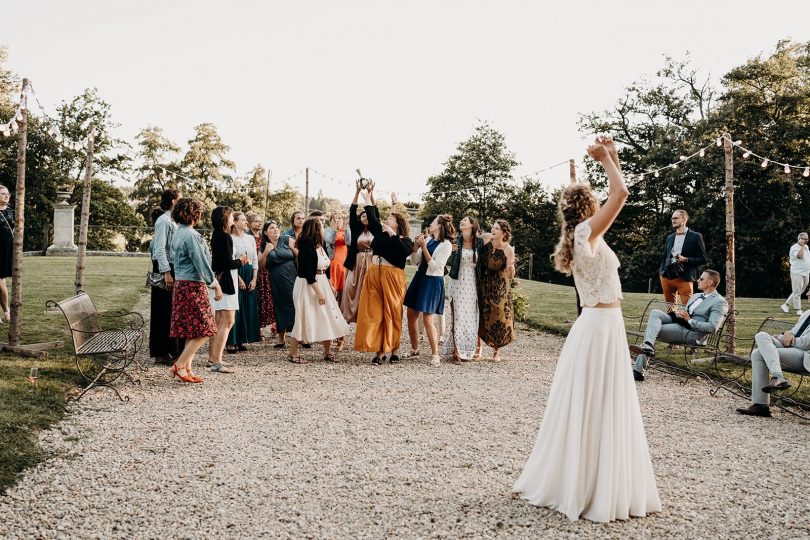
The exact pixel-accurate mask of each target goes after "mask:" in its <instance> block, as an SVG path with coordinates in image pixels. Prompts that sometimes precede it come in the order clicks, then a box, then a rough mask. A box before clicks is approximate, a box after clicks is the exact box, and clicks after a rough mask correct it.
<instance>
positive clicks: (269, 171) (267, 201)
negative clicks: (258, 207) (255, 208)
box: [264, 169, 273, 221]
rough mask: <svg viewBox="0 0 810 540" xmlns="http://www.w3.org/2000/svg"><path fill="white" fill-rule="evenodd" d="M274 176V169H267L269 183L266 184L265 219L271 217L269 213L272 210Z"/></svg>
mask: <svg viewBox="0 0 810 540" xmlns="http://www.w3.org/2000/svg"><path fill="white" fill-rule="evenodd" d="M272 177H273V171H271V170H270V169H267V184H266V185H265V186H264V220H265V221H267V220H268V219H270V216H268V215H267V213H268V212H269V211H270V179H271V178H272Z"/></svg>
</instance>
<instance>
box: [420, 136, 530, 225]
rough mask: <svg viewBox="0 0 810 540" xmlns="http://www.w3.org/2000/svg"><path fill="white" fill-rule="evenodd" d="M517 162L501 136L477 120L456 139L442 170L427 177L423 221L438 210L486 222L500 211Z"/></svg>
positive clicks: (437, 212) (456, 217)
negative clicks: (462, 137) (467, 133)
mask: <svg viewBox="0 0 810 540" xmlns="http://www.w3.org/2000/svg"><path fill="white" fill-rule="evenodd" d="M519 164H520V162H518V161H517V159H516V158H515V155H514V154H513V153H512V152H510V151H509V149H508V148H507V147H506V139H505V138H504V136H503V135H502V134H501V133H500V132H498V131H497V130H495V129H494V128H493V127H491V126H490V125H489V124H486V123H481V124H479V125H478V126H476V127H475V129H474V131H473V134H472V135H471V136H470V137H469V138H468V139H467V140H465V141H462V142H461V143H459V145H458V146H457V147H456V153H455V154H453V155H451V156H450V157H449V158H448V159H447V161H446V162H445V163H444V170H443V171H441V172H440V173H439V174H437V175H435V176H431V177H430V178H428V181H427V184H428V187H429V192H428V194H427V195H426V196H425V205H424V208H423V215H425V221H426V224H427V223H428V222H429V221H430V220H432V219H433V216H435V215H436V214H440V213H451V214H453V217H454V218H455V219H460V218H461V217H463V216H465V215H467V214H472V215H474V216H476V217H478V219H479V220H480V221H481V222H482V223H487V224H488V223H489V222H490V220H491V219H493V218H496V217H498V216H500V215H501V213H502V209H503V206H504V203H505V202H506V199H507V196H508V193H509V191H510V187H511V186H510V182H511V180H512V170H513V169H514V168H515V167H516V166H518V165H519ZM469 188H473V189H471V190H470V189H469ZM461 190H466V191H461Z"/></svg>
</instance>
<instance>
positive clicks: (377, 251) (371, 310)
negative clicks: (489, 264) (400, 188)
mask: <svg viewBox="0 0 810 540" xmlns="http://www.w3.org/2000/svg"><path fill="white" fill-rule="evenodd" d="M373 190H374V188H373V187H371V188H369V197H370V199H371V204H370V205H366V207H365V208H366V217H367V218H368V229H369V231H371V233H372V234H373V235H374V240H373V241H372V242H371V251H372V254H373V255H372V260H371V267H370V268H369V269H368V271H367V272H366V279H365V282H364V283H363V288H362V290H361V291H360V307H359V309H358V311H357V331H356V334H355V337H354V350H356V351H359V352H373V353H375V355H374V359H373V360H372V361H371V363H372V364H373V365H375V366H379V365H380V364H382V363H383V360H384V359H385V353H387V352H389V351H390V352H391V357H390V358H389V361H390V362H391V363H392V364H393V363H396V362H399V355H398V354H397V352H398V351H399V342H400V340H401V339H402V302H403V299H404V298H405V261H406V260H407V258H408V257H409V256H410V255H411V252H412V251H413V240H411V239H410V238H409V237H408V236H407V235H408V221H407V220H406V219H405V216H403V215H401V214H398V213H396V212H391V215H389V216H388V219H387V220H386V222H385V223H380V220H379V219H378V218H377V213H376V211H375V210H376V209H375V206H376V205H375V204H374V191H373ZM396 201H397V199H396V195H395V194H391V203H392V206H394V205H396Z"/></svg>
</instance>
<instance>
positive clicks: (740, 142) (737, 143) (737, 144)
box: [734, 141, 742, 146]
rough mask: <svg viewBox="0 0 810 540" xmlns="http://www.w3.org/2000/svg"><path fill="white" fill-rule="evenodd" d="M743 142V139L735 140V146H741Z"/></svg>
mask: <svg viewBox="0 0 810 540" xmlns="http://www.w3.org/2000/svg"><path fill="white" fill-rule="evenodd" d="M741 144H742V141H734V146H740V145H741Z"/></svg>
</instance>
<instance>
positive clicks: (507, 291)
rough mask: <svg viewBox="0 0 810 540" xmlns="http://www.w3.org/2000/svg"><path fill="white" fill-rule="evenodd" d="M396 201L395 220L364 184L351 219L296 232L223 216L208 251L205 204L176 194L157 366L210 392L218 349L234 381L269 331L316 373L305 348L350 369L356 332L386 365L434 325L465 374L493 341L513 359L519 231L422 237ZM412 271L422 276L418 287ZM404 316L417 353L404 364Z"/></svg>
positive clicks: (167, 224) (165, 254)
mask: <svg viewBox="0 0 810 540" xmlns="http://www.w3.org/2000/svg"><path fill="white" fill-rule="evenodd" d="M361 198H362V203H363V204H362V207H361V206H360V205H359V202H360V199H361ZM391 203H392V212H391V213H390V214H389V216H388V217H387V219H386V220H385V221H383V220H382V219H381V217H380V212H379V210H378V208H377V201H376V197H375V193H374V187H373V185H371V186H366V187H365V188H364V189H361V186H360V183H358V186H357V189H356V191H355V195H354V199H353V200H352V203H351V206H350V207H349V213H348V217H347V218H345V217H344V216H343V215H342V214H341V213H340V212H332V213H331V214H330V215H328V216H327V215H324V214H323V213H322V212H319V211H315V212H312V213H311V214H310V215H309V216H306V215H305V214H304V212H301V211H295V212H293V214H292V216H290V219H289V227H288V228H285V229H283V230H282V225H281V224H280V223H279V222H278V221H276V220H274V219H268V220H267V221H265V220H264V219H263V217H262V216H261V215H258V214H256V213H251V212H249V213H243V212H239V211H235V210H234V209H232V208H230V207H227V206H217V207H216V208H214V209H213V211H212V212H211V215H210V223H211V227H212V234H211V239H210V242H206V241H205V239H204V238H203V237H202V236H201V235H200V233H199V232H198V231H196V230H195V226H197V225H198V224H199V223H201V222H202V220H203V205H202V203H200V202H199V201H197V200H194V199H191V198H184V197H182V194H181V193H180V192H179V191H178V190H174V189H168V190H165V191H164V192H163V193H162V195H161V201H160V208H159V209H155V211H154V212H153V213H152V219H153V221H154V228H155V233H154V238H153V240H152V245H151V249H150V252H151V257H152V271H153V272H156V273H161V274H163V276H164V279H165V284H166V285H165V287H164V288H161V287H153V288H152V298H151V300H152V304H151V320H150V339H149V348H150V355H151V356H152V357H154V358H155V361H156V362H157V363H161V364H166V365H170V366H171V371H172V375H173V376H175V377H178V378H179V379H180V380H182V381H184V382H201V381H202V378H200V377H199V376H198V375H196V374H195V373H194V371H193V368H192V362H193V360H194V357H195V355H196V353H197V351H198V350H199V349H200V347H202V346H203V344H204V343H205V342H206V341H207V342H208V345H209V347H208V362H207V365H206V367H207V368H208V369H210V370H211V371H212V372H214V373H232V372H233V368H232V366H231V365H230V364H229V363H228V362H226V361H225V357H224V353H226V352H227V353H238V352H240V351H245V350H247V349H248V345H249V344H251V343H257V342H260V341H263V340H264V337H263V335H262V329H267V333H268V334H269V336H273V337H272V339H274V343H273V348H274V349H279V350H281V349H286V348H287V347H288V338H289V350H288V351H287V352H288V354H287V358H288V360H290V361H291V362H294V363H298V364H305V363H308V360H306V359H305V358H304V356H302V351H301V349H310V348H312V344H314V343H320V344H321V346H322V348H323V359H324V360H326V361H330V362H336V361H338V359H337V353H339V352H340V351H342V350H343V348H344V345H345V338H346V335H347V334H348V333H349V325H350V324H355V325H356V328H355V339H354V349H355V350H356V351H359V352H368V353H372V354H373V357H372V359H371V363H372V364H373V365H381V364H382V363H383V362H386V361H387V362H389V363H392V364H393V363H397V362H399V361H400V359H401V358H417V357H419V356H420V354H421V353H420V351H419V340H420V328H423V329H424V335H425V338H426V340H427V343H428V344H429V347H430V364H431V365H439V363H440V362H441V359H442V357H443V356H444V357H445V358H448V359H450V360H451V361H452V362H453V363H454V364H461V363H462V362H463V361H468V360H473V359H477V358H480V357H481V345H482V343H484V344H486V345H487V346H489V347H490V348H491V349H492V351H493V352H492V360H494V361H499V360H500V354H499V350H500V349H501V348H502V347H504V346H506V345H508V344H509V343H511V342H512V341H513V340H514V338H515V327H514V313H513V310H512V298H511V284H512V279H513V278H514V275H515V252H514V249H513V248H512V246H511V245H510V244H509V240H510V236H511V232H512V231H511V227H510V226H509V223H508V222H506V221H505V220H502V219H498V220H496V221H495V223H494V224H493V226H492V229H491V231H490V232H484V231H483V230H482V228H481V225H480V224H479V222H478V221H477V220H476V219H475V218H474V217H472V216H465V217H464V218H462V219H461V221H460V222H459V223H458V225H457V226H456V225H455V224H454V223H453V217H452V216H451V215H449V214H441V215H439V216H436V218H435V219H434V220H433V221H432V222H431V224H430V226H429V228H428V229H427V231H426V232H425V234H420V235H418V236H417V237H416V238H411V237H410V236H409V232H410V231H409V226H408V221H407V218H406V216H405V215H403V214H401V213H398V212H397V211H396V209H395V206H396V204H397V199H396V195H395V194H392V196H391ZM347 222H348V224H347ZM408 261H410V262H411V263H412V264H414V265H416V266H417V270H416V273H415V275H414V276H413V278H412V280H411V283H410V284H409V285H408V286H407V287H406V279H405V265H406V264H407V262H408ZM446 275H447V276H448V277H449V280H448V283H449V286H448V288H447V290H445V276H446ZM445 305H447V306H448V308H449V313H448V314H447V316H446V318H447V319H448V320H449V322H448V324H447V327H446V330H445V332H444V333H445V336H444V339H442V338H441V336H439V335H438V332H437V330H436V326H435V323H436V320H435V319H436V318H437V317H441V318H442V320H441V323H442V324H441V327H443V325H444V318H445V313H444V312H445ZM403 310H405V311H406V313H407V322H408V341H409V348H408V351H406V352H404V353H402V354H400V349H399V348H400V341H401V338H402V325H403Z"/></svg>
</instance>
